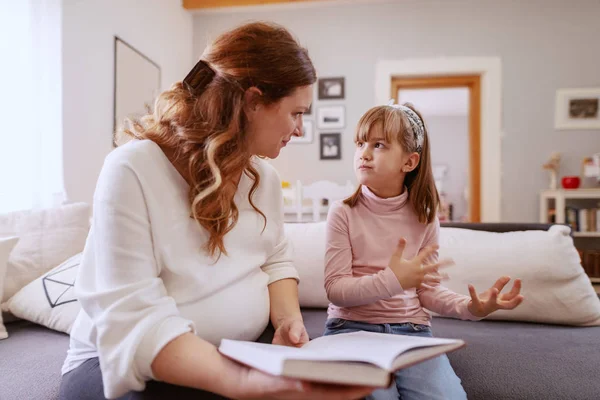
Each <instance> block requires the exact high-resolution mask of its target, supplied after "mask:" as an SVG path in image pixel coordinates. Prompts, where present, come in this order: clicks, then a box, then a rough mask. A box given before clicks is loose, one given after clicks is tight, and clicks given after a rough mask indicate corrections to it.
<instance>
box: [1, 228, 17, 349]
mask: <svg viewBox="0 0 600 400" xmlns="http://www.w3.org/2000/svg"><path fill="white" fill-rule="evenodd" d="M18 241H19V238H17V237H8V238H0V299H2V292H3V290H4V278H5V277H6V268H7V267H8V257H9V256H10V253H11V251H12V249H13V248H14V247H15V245H16V244H17V242H18ZM7 337H8V333H7V332H6V328H5V327H4V324H3V321H2V314H0V339H6V338H7Z"/></svg>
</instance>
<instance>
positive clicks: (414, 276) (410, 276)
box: [389, 238, 453, 290]
mask: <svg viewBox="0 0 600 400" xmlns="http://www.w3.org/2000/svg"><path fill="white" fill-rule="evenodd" d="M405 248H406V239H404V238H402V239H400V241H399V242H398V247H397V248H396V251H395V252H394V254H393V255H392V258H391V259H390V263H389V267H390V269H391V270H392V271H393V272H394V275H396V278H398V282H400V286H402V288H403V289H404V290H407V289H411V288H417V289H418V288H419V287H420V286H421V284H422V283H427V284H430V283H436V282H437V283H439V280H441V277H442V276H441V275H440V276H439V279H438V277H436V276H435V275H437V273H438V270H439V268H441V267H444V266H448V265H452V264H453V262H452V260H442V261H440V262H436V263H432V264H425V263H426V261H427V259H428V258H429V257H431V256H432V255H433V254H435V252H436V251H437V250H438V248H439V246H429V247H426V248H424V249H422V250H421V251H420V252H419V254H417V256H416V257H415V258H413V259H412V260H407V259H404V258H402V254H403V253H404V249H405Z"/></svg>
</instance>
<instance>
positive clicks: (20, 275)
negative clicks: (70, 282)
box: [0, 203, 90, 303]
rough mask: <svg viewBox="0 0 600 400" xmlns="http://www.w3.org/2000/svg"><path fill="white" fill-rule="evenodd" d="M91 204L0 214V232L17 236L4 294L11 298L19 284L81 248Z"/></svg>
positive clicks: (17, 289) (87, 226)
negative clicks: (17, 239) (17, 240)
mask: <svg viewBox="0 0 600 400" xmlns="http://www.w3.org/2000/svg"><path fill="white" fill-rule="evenodd" d="M89 220H90V207H89V205H88V204H85V203H73V204H67V205H64V206H61V207H56V208H49V209H43V210H35V211H32V210H29V211H17V212H12V213H8V214H3V215H0V236H18V237H19V243H17V245H16V246H15V248H14V250H13V251H12V253H11V255H10V258H9V260H8V268H7V272H6V279H5V282H4V295H3V297H2V299H0V300H1V302H2V303H4V302H5V301H6V300H8V299H9V298H11V297H12V296H13V295H14V294H15V293H17V292H18V291H19V290H20V289H21V288H22V287H24V286H25V285H27V284H28V283H29V282H31V281H33V280H34V279H36V278H37V277H39V276H40V275H42V274H44V273H45V272H47V271H49V270H50V269H52V268H54V267H56V266H57V265H58V264H60V263H61V262H63V261H65V260H66V259H67V258H69V257H72V256H73V255H75V254H77V253H79V252H81V251H82V250H83V247H84V245H85V240H86V238H87V234H88V230H89V225H90V224H89Z"/></svg>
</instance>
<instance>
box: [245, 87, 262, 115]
mask: <svg viewBox="0 0 600 400" xmlns="http://www.w3.org/2000/svg"><path fill="white" fill-rule="evenodd" d="M261 97H262V92H261V91H260V89H259V88H257V87H255V86H252V87H251V88H248V89H246V92H245V93H244V111H245V112H246V115H247V116H248V119H251V118H252V116H253V115H254V114H255V113H256V111H257V110H258V109H259V108H260V106H261V102H260V98H261Z"/></svg>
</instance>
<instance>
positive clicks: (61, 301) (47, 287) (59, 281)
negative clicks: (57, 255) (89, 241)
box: [7, 253, 81, 333]
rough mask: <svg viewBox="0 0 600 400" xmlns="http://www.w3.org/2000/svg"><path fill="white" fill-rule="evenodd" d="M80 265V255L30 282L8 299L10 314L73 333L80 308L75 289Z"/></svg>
mask: <svg viewBox="0 0 600 400" xmlns="http://www.w3.org/2000/svg"><path fill="white" fill-rule="evenodd" d="M80 262H81V253H79V254H76V255H75V256H73V257H71V258H69V259H68V260H67V261H65V262H63V263H62V264H60V265H59V266H57V267H55V268H53V269H52V270H50V271H49V272H48V273H46V274H44V275H42V276H40V277H39V278H37V279H35V280H34V281H33V282H31V283H29V284H28V285H27V286H25V287H24V288H22V289H21V290H19V291H18V292H17V294H15V295H14V296H13V297H11V298H10V300H8V302H7V308H8V311H9V312H10V313H12V314H13V315H14V316H15V317H19V318H22V319H25V320H27V321H31V322H34V323H36V324H39V325H43V326H45V327H47V328H50V329H54V330H56V331H60V332H64V333H70V332H71V328H72V327H73V322H75V318H76V317H77V314H78V313H79V310H80V309H81V306H80V304H79V302H78V301H77V299H76V298H75V291H74V288H73V285H75V278H76V277H77V272H78V271H79V264H80Z"/></svg>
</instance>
